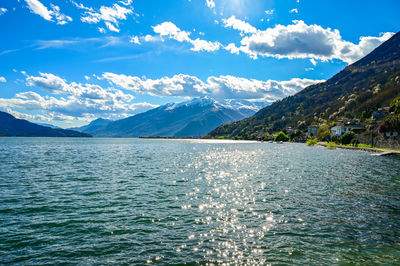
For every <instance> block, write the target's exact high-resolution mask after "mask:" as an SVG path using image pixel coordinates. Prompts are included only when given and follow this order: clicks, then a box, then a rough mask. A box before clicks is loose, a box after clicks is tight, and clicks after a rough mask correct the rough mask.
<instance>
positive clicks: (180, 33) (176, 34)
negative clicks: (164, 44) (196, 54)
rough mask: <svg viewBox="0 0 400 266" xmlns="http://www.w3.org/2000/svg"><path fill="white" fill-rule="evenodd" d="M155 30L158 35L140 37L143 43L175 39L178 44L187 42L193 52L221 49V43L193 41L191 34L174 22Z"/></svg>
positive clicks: (166, 23) (156, 27) (160, 25)
mask: <svg viewBox="0 0 400 266" xmlns="http://www.w3.org/2000/svg"><path fill="white" fill-rule="evenodd" d="M153 30H154V32H155V33H157V34H158V35H156V36H152V35H146V36H144V37H140V39H141V40H142V41H145V42H152V41H163V40H164V39H165V38H167V39H173V40H176V41H178V42H186V43H190V44H191V45H192V48H191V49H190V50H192V51H207V52H213V51H216V50H219V49H220V47H221V43H219V42H211V41H206V40H202V39H199V38H197V39H195V40H193V39H191V38H190V32H188V31H184V30H181V29H180V28H178V27H177V26H176V25H175V24H174V23H172V22H169V21H167V22H163V23H161V24H158V25H156V26H154V27H153Z"/></svg>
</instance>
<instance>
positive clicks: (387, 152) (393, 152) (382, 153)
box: [317, 142, 400, 156]
mask: <svg viewBox="0 0 400 266" xmlns="http://www.w3.org/2000/svg"><path fill="white" fill-rule="evenodd" d="M317 145H319V146H323V147H326V146H327V145H328V144H327V143H326V142H318V143H317ZM336 148H339V149H344V150H358V151H367V152H373V153H375V154H373V155H377V156H400V151H396V150H390V149H380V148H368V147H354V146H344V145H336Z"/></svg>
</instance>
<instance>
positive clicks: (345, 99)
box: [205, 32, 400, 139]
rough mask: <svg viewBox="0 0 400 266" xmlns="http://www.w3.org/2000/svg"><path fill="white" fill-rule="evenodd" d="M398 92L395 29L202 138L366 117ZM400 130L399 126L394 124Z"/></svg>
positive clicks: (399, 45) (399, 43) (399, 54)
mask: <svg viewBox="0 0 400 266" xmlns="http://www.w3.org/2000/svg"><path fill="white" fill-rule="evenodd" d="M399 96H400V32H398V33H397V34H395V35H393V37H392V38H390V39H389V40H387V41H386V42H384V43H383V44H381V45H380V46H379V47H377V48H376V49H375V50H374V51H372V52H371V53H370V54H368V55H367V56H365V57H364V58H362V59H360V60H359V61H357V62H355V63H353V64H351V65H349V66H347V67H346V68H345V69H343V70H342V71H341V72H339V73H338V74H336V75H334V76H333V77H332V78H330V79H328V80H327V81H326V82H323V83H319V84H315V85H311V86H309V87H307V88H305V89H303V90H302V91H300V92H298V93H297V94H295V95H293V96H289V97H287V98H285V99H283V100H280V101H277V102H275V103H273V104H272V105H270V106H267V107H265V108H263V109H261V110H260V111H258V112H257V113H256V114H255V115H253V116H251V117H249V118H246V119H243V120H241V121H237V122H233V123H229V124H225V125H222V126H220V127H218V128H216V129H215V130H213V131H211V132H210V133H209V134H207V135H206V136H205V138H232V139H256V138H258V137H260V136H261V135H262V134H263V133H265V132H278V131H281V130H285V129H287V128H289V127H291V128H297V129H300V130H302V131H304V130H306V129H307V126H308V125H312V124H314V123H315V124H318V123H321V121H326V122H333V121H337V120H338V119H340V118H359V119H361V120H366V119H369V118H370V117H371V114H372V112H374V111H376V110H377V109H378V108H380V107H387V106H389V105H390V102H391V101H393V100H394V99H395V98H397V97H399ZM399 130H400V129H399Z"/></svg>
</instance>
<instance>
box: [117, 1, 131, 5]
mask: <svg viewBox="0 0 400 266" xmlns="http://www.w3.org/2000/svg"><path fill="white" fill-rule="evenodd" d="M119 3H121V4H123V5H125V6H129V5H131V4H132V0H126V1H125V2H124V1H119Z"/></svg>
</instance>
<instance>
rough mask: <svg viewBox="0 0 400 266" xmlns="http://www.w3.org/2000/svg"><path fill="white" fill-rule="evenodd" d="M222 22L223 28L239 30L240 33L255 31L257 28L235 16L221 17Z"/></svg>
mask: <svg viewBox="0 0 400 266" xmlns="http://www.w3.org/2000/svg"><path fill="white" fill-rule="evenodd" d="M222 23H223V24H224V27H225V28H232V29H235V30H238V31H240V32H241V33H242V34H244V33H256V32H257V29H256V28H255V27H253V26H252V25H250V24H249V23H247V22H245V21H243V20H240V19H237V18H236V17H235V16H231V17H230V18H228V19H222Z"/></svg>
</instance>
